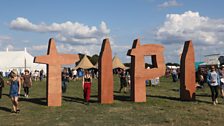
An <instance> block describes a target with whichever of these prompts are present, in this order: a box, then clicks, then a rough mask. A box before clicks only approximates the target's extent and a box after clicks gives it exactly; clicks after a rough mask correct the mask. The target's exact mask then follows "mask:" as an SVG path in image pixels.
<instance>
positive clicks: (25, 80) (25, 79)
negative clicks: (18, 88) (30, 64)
mask: <svg viewBox="0 0 224 126" xmlns="http://www.w3.org/2000/svg"><path fill="white" fill-rule="evenodd" d="M22 84H23V88H24V92H25V94H24V96H25V97H26V98H28V97H29V88H31V86H32V79H31V76H30V73H29V70H27V69H26V70H25V74H24V75H23V76H22Z"/></svg>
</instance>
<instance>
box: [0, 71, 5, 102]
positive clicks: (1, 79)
mask: <svg viewBox="0 0 224 126" xmlns="http://www.w3.org/2000/svg"><path fill="white" fill-rule="evenodd" d="M3 87H4V80H3V78H2V76H1V75H0V99H1V98H2V88H3Z"/></svg>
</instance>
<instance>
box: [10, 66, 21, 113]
mask: <svg viewBox="0 0 224 126" xmlns="http://www.w3.org/2000/svg"><path fill="white" fill-rule="evenodd" d="M7 84H8V85H10V90H9V96H10V97H11V101H12V105H13V106H12V107H13V109H12V113H18V112H19V111H20V110H19V106H18V105H19V102H18V98H19V95H20V89H21V80H20V78H19V77H18V72H17V70H15V69H13V70H12V71H11V73H10V75H9V81H7Z"/></svg>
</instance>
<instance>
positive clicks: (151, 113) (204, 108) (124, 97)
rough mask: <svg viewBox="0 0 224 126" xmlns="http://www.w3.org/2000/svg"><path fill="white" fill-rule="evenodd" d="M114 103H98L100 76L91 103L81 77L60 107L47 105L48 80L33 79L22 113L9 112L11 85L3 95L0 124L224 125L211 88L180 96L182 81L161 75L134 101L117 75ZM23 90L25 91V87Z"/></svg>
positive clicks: (222, 106)
mask: <svg viewBox="0 0 224 126" xmlns="http://www.w3.org/2000/svg"><path fill="white" fill-rule="evenodd" d="M114 80H115V82H114V90H115V93H114V98H115V101H114V104H111V105H102V104H99V103H97V80H94V82H93V85H92V92H91V103H90V105H84V104H83V102H82V101H83V97H82V87H81V81H75V82H74V81H70V83H69V85H68V90H67V92H66V93H65V94H63V103H62V106H61V107H47V106H46V99H45V92H46V91H45V89H46V84H45V83H46V81H43V82H39V81H38V82H33V87H32V88H31V91H30V97H29V98H24V97H22V96H21V97H20V109H21V112H20V113H19V114H13V113H10V110H11V101H10V99H9V97H8V95H7V94H8V90H9V86H5V88H4V89H3V94H4V95H3V98H2V99H0V126H5V125H6V126H7V125H19V126H28V125H29V126H30V125H41V126H53V125H59V126H68V125H75V126H88V125H91V126H92V125H96V126H120V125H121V126H126V125H127V126H161V125H164V126H223V125H224V101H222V99H221V98H219V99H218V100H219V102H220V103H219V104H218V105H216V106H214V105H212V103H211V98H210V90H209V88H208V87H206V88H205V89H204V90H197V92H196V95H197V96H196V99H197V100H196V101H195V102H183V101H180V100H179V91H178V89H179V83H173V82H172V81H171V79H166V78H162V79H161V83H160V86H156V87H147V102H146V103H133V102H131V101H130V98H129V95H130V94H129V93H128V94H124V93H117V92H116V91H118V89H119V79H118V77H117V76H115V77H114ZM22 94H23V91H22Z"/></svg>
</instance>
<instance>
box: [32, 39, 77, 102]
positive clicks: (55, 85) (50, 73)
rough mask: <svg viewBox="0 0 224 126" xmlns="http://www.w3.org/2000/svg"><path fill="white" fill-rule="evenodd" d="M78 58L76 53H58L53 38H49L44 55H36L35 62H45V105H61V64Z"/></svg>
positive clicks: (72, 61)
mask: <svg viewBox="0 0 224 126" xmlns="http://www.w3.org/2000/svg"><path fill="white" fill-rule="evenodd" d="M78 60H79V56H78V55H73V54H59V53H58V52H57V49H56V45H55V42H54V39H53V38H51V39H50V40H49V44H48V52H47V55H45V56H37V57H35V59H34V62H35V63H43V64H47V105H48V106H61V102H62V90H61V65H62V64H73V63H75V62H76V61H78Z"/></svg>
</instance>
